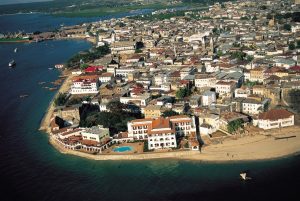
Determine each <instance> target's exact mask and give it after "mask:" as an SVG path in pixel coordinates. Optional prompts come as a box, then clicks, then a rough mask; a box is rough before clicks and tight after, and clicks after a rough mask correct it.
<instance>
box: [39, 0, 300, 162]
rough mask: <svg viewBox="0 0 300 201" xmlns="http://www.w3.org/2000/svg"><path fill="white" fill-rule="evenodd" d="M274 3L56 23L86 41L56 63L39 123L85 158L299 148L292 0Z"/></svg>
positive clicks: (255, 154) (254, 155) (272, 153)
mask: <svg viewBox="0 0 300 201" xmlns="http://www.w3.org/2000/svg"><path fill="white" fill-rule="evenodd" d="M280 2H282V1H281V0H280V1H279V0H275V1H272V2H269V3H268V4H267V3H265V2H262V1H234V2H230V1H228V2H223V3H214V4H212V5H210V6H209V7H208V8H207V9H205V10H203V8H202V7H201V9H200V8H199V9H197V8H193V9H186V10H180V11H177V10H172V9H167V10H165V9H162V10H157V11H155V12H152V13H151V14H148V15H143V16H135V17H125V18H120V19H110V20H103V21H99V22H94V23H91V24H86V25H84V26H74V27H63V28H62V29H61V30H60V31H59V33H60V34H62V33H65V32H66V31H67V32H68V33H67V34H66V37H68V38H88V39H89V40H90V41H93V43H94V47H93V48H91V49H90V50H87V51H84V52H80V53H78V54H77V55H74V56H73V57H72V58H71V59H70V60H69V61H67V62H66V64H64V65H63V66H61V67H63V68H64V71H63V76H65V77H66V79H65V80H64V82H63V84H62V85H61V87H60V89H59V91H58V93H57V94H56V96H55V97H54V99H53V102H52V103H51V104H50V106H49V108H48V111H47V113H46V115H45V117H44V119H43V120H42V123H41V128H40V129H41V130H44V131H46V132H47V133H49V135H50V142H51V144H52V145H53V146H54V147H55V148H57V149H58V150H59V151H60V152H62V153H67V154H73V155H78V156H81V157H86V158H90V159H95V160H139V159H154V158H176V159H185V160H202V161H235V160H260V159H271V158H278V157H284V156H288V155H291V154H296V153H298V152H299V151H300V127H299V125H300V124H299V123H300V122H299V112H300V99H299V97H300V96H299V95H300V66H298V62H299V58H300V56H299V49H300V39H299V36H300V35H299V34H300V25H299V22H300V18H299V12H298V10H299V4H298V3H297V1H296V2H291V1H288V0H287V1H285V3H284V4H281V3H280ZM282 10H285V12H284V13H283V12H281V11H282ZM262 11H263V12H262ZM40 34H42V33H40Z"/></svg>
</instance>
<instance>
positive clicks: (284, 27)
mask: <svg viewBox="0 0 300 201" xmlns="http://www.w3.org/2000/svg"><path fill="white" fill-rule="evenodd" d="M291 28H292V27H291V25H290V24H284V25H283V29H284V30H286V31H291Z"/></svg>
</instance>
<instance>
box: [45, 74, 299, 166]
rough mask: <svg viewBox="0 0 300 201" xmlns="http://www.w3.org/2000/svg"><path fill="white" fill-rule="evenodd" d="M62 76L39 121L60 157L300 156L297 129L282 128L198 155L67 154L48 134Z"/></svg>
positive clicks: (208, 159) (242, 158) (207, 158)
mask: <svg viewBox="0 0 300 201" xmlns="http://www.w3.org/2000/svg"><path fill="white" fill-rule="evenodd" d="M61 75H65V76H67V77H66V79H65V80H64V82H63V83H62V85H61V86H60V88H59V90H58V91H57V92H56V94H55V96H54V97H53V99H52V100H51V102H50V103H49V106H48V109H47V110H46V113H45V115H44V117H43V119H42V120H41V124H40V128H39V130H40V131H43V132H45V133H46V134H48V137H49V143H50V144H51V145H52V146H53V147H54V148H55V149H56V150H57V151H59V152H60V153H63V154H68V155H74V156H79V157H82V158H86V159H90V160H102V161H103V160H119V161H122V160H151V159H176V160H191V161H203V162H220V163H224V162H235V161H259V160H273V159H279V158H284V157H289V156H292V155H297V154H298V153H300V126H293V127H287V128H282V129H281V130H269V131H265V133H267V134H271V135H264V134H256V135H248V136H244V137H241V138H239V139H233V138H230V139H225V140H224V141H223V142H222V143H221V144H216V145H207V146H204V147H203V148H202V150H201V153H200V151H190V150H189V151H186V150H178V151H170V152H149V153H141V154H126V153H124V154H98V155H93V154H90V153H85V152H80V151H75V150H70V149H67V148H64V147H62V146H61V145H60V144H59V143H58V142H57V141H56V140H55V139H54V137H53V135H52V134H51V132H50V126H49V125H50V120H51V117H52V114H53V111H54V109H55V106H54V100H55V97H57V95H58V94H59V93H63V92H66V91H67V90H68V89H69V85H70V84H71V80H72V78H73V76H74V75H72V74H71V73H70V72H68V70H64V71H62V73H61ZM287 135H288V136H289V135H295V136H296V137H294V138H289V139H280V140H275V137H287Z"/></svg>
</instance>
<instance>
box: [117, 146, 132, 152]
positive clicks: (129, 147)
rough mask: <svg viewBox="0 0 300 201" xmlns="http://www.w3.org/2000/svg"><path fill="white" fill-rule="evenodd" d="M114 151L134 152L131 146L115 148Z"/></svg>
mask: <svg viewBox="0 0 300 201" xmlns="http://www.w3.org/2000/svg"><path fill="white" fill-rule="evenodd" d="M113 151H114V152H125V151H132V147H131V146H122V147H118V148H114V150H113Z"/></svg>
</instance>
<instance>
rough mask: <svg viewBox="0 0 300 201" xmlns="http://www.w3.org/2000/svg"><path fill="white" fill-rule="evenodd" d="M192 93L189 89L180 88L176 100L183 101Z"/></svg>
mask: <svg viewBox="0 0 300 201" xmlns="http://www.w3.org/2000/svg"><path fill="white" fill-rule="evenodd" d="M190 93H191V91H190V90H189V89H188V88H186V87H184V88H180V89H179V90H178V91H176V98H178V99H182V98H184V97H186V96H189V95H190Z"/></svg>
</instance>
